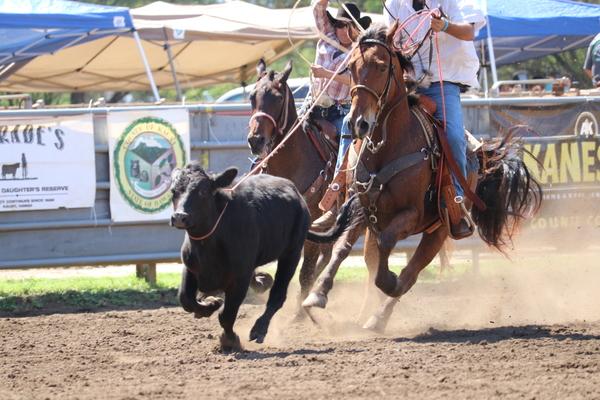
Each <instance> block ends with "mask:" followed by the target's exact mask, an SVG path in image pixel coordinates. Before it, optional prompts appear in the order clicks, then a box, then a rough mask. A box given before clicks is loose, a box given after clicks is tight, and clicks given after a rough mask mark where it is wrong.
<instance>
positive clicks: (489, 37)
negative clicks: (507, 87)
mask: <svg viewBox="0 0 600 400" xmlns="http://www.w3.org/2000/svg"><path fill="white" fill-rule="evenodd" d="M486 19H487V24H486V27H487V46H488V55H489V57H490V67H491V69H492V80H493V82H494V83H496V82H498V73H497V72H496V57H495V56H494V44H493V43H492V30H491V28H490V19H489V17H487V16H486Z"/></svg>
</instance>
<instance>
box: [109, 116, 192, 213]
mask: <svg viewBox="0 0 600 400" xmlns="http://www.w3.org/2000/svg"><path fill="white" fill-rule="evenodd" d="M107 125H108V132H109V147H108V148H109V157H110V166H111V167H110V168H111V174H110V213H111V216H112V220H113V221H144V220H157V219H167V218H169V217H170V215H171V192H170V190H169V189H170V186H171V171H172V170H173V169H174V168H175V167H179V168H181V167H183V166H184V165H185V164H186V163H187V161H188V160H189V157H190V134H189V116H188V112H187V110H156V111H117V112H109V113H108V118H107Z"/></svg>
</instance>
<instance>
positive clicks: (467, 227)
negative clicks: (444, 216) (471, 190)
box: [450, 196, 475, 239]
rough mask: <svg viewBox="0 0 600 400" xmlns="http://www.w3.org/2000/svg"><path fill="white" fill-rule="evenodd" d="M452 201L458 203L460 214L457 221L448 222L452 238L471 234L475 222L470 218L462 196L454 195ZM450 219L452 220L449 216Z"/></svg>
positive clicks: (460, 237) (462, 237) (461, 237)
mask: <svg viewBox="0 0 600 400" xmlns="http://www.w3.org/2000/svg"><path fill="white" fill-rule="evenodd" d="M454 201H455V202H456V203H457V204H458V205H459V207H460V213H461V215H460V217H459V219H458V221H456V220H455V221H456V222H452V223H451V224H450V234H451V236H452V238H454V239H464V238H466V237H469V236H471V235H472V234H473V232H474V231H475V224H474V223H473V220H472V219H471V214H469V211H468V210H467V208H466V207H465V203H464V201H463V197H462V196H456V197H455V198H454ZM450 220H452V218H450Z"/></svg>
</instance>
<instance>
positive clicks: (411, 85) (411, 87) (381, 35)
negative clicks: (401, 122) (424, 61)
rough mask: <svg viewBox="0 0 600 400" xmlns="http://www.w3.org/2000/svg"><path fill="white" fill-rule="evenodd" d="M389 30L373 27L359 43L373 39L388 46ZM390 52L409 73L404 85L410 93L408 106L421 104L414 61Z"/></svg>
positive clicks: (377, 26) (381, 26)
mask: <svg viewBox="0 0 600 400" xmlns="http://www.w3.org/2000/svg"><path fill="white" fill-rule="evenodd" d="M387 29H388V28H387V27H386V26H385V25H383V24H374V25H371V27H370V28H369V29H367V30H366V31H364V32H363V33H362V34H361V35H360V37H359V38H358V40H359V43H363V42H364V41H365V40H368V39H372V40H377V41H379V42H382V43H386V44H387ZM390 50H392V52H393V53H394V54H396V57H397V58H398V62H399V63H400V67H401V68H402V70H403V71H406V72H408V74H405V75H404V83H405V84H406V91H407V93H408V105H409V106H410V107H412V106H414V105H417V104H418V103H419V95H418V94H417V81H416V80H415V79H414V78H412V76H413V75H414V71H415V67H414V65H413V63H412V61H410V59H409V58H408V57H406V56H405V55H404V54H402V53H401V52H399V51H394V48H391V49H390Z"/></svg>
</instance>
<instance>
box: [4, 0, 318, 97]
mask: <svg viewBox="0 0 600 400" xmlns="http://www.w3.org/2000/svg"><path fill="white" fill-rule="evenodd" d="M130 12H131V15H132V17H133V21H134V22H133V23H134V27H135V28H136V30H137V32H138V33H139V36H140V37H141V39H142V46H143V50H144V53H145V54H146V56H147V59H148V63H149V65H150V69H151V71H152V74H153V76H154V80H155V82H156V84H157V86H158V87H161V88H164V87H176V88H178V89H179V87H190V86H200V85H206V84H212V83H219V82H232V81H233V82H243V81H245V80H246V79H247V76H249V75H252V74H253V72H254V65H255V64H256V62H257V61H258V59H259V58H261V57H263V58H265V60H266V61H267V62H272V61H274V60H276V59H278V58H280V57H282V56H283V55H285V54H286V53H288V52H289V51H291V50H292V48H293V46H292V44H291V43H290V40H291V41H292V42H293V45H294V46H297V45H299V44H301V43H302V42H303V41H304V40H307V39H315V38H317V33H316V31H315V28H314V19H313V16H312V10H311V8H310V7H303V8H297V9H295V10H291V9H268V8H264V7H259V6H256V5H252V4H249V3H245V2H242V1H232V2H229V3H224V4H215V5H208V6H193V5H175V4H169V3H165V2H160V1H159V2H155V3H152V4H150V5H147V6H145V7H141V8H137V9H132V10H130ZM134 52H136V53H137V49H136V43H135V40H134V37H133V36H132V35H127V36H123V35H122V36H118V37H106V38H103V39H99V40H95V41H93V42H89V43H84V44H81V45H78V46H73V47H70V48H67V49H63V50H61V51H59V52H57V53H55V54H48V55H43V56H40V57H37V58H35V59H33V60H31V61H30V62H28V63H26V64H25V65H23V66H22V67H21V68H20V69H19V70H18V71H16V72H15V73H13V74H12V75H10V76H9V77H7V78H6V79H4V80H3V81H0V90H3V91H48V92H52V91H91V90H121V91H131V90H148V89H149V87H150V85H149V82H148V78H147V76H146V72H145V70H144V66H143V65H142V64H140V62H139V59H136V58H135V57H134V56H133V54H134Z"/></svg>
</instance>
